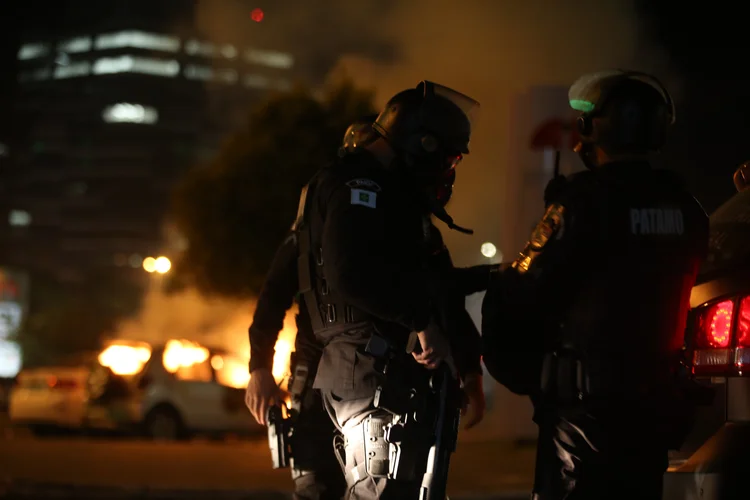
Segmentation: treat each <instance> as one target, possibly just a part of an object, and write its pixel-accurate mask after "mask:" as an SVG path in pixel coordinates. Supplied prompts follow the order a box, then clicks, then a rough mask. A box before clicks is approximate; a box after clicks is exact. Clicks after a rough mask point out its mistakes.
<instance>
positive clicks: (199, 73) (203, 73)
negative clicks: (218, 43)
mask: <svg viewBox="0 0 750 500" xmlns="http://www.w3.org/2000/svg"><path fill="white" fill-rule="evenodd" d="M185 78H189V79H191V80H216V81H220V82H224V83H235V82H236V81H237V78H238V76H237V72H236V71H235V70H233V69H230V68H223V69H216V70H215V69H213V68H211V67H209V66H197V65H193V64H190V65H187V66H185Z"/></svg>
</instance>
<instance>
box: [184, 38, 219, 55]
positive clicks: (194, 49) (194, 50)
mask: <svg viewBox="0 0 750 500" xmlns="http://www.w3.org/2000/svg"><path fill="white" fill-rule="evenodd" d="M185 52H186V53H187V54H189V55H191V56H206V57H211V56H213V55H214V53H215V52H216V47H214V45H213V44H212V43H210V42H201V41H198V40H195V39H191V40H188V41H187V42H185Z"/></svg>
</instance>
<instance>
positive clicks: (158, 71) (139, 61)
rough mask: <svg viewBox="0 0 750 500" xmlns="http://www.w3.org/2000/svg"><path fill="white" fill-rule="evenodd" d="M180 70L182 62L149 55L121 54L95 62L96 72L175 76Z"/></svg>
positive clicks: (101, 73)
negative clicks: (148, 56) (149, 56)
mask: <svg viewBox="0 0 750 500" xmlns="http://www.w3.org/2000/svg"><path fill="white" fill-rule="evenodd" d="M179 72H180V63H178V62H177V61H174V60H171V61H164V60H160V59H151V58H147V57H133V56H119V57H103V58H101V59H99V60H97V61H96V63H94V74H97V75H106V74H111V73H144V74H147V75H156V76H175V75H177V74H178V73H179Z"/></svg>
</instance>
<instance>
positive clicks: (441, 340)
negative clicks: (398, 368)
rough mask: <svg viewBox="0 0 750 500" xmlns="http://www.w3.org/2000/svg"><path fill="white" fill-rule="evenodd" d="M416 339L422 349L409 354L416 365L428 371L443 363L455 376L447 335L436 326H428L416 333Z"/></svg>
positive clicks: (455, 371) (454, 365)
mask: <svg viewBox="0 0 750 500" xmlns="http://www.w3.org/2000/svg"><path fill="white" fill-rule="evenodd" d="M417 339H418V340H419V345H420V347H421V348H422V349H421V351H420V352H416V351H414V352H412V353H411V355H412V356H413V357H414V359H415V360H416V361H417V363H419V364H420V365H423V366H425V367H426V368H427V369H428V370H434V369H435V368H437V367H438V366H440V363H442V362H443V361H445V362H446V363H447V364H448V367H449V368H450V369H451V372H452V373H453V376H454V377H455V376H456V374H457V373H458V371H457V370H456V364H455V363H454V361H453V355H452V353H451V345H450V342H449V340H448V336H447V335H445V334H444V333H443V332H442V331H441V330H440V329H439V328H438V327H437V326H436V325H434V324H430V325H429V326H428V327H427V329H426V330H424V331H421V332H419V333H417Z"/></svg>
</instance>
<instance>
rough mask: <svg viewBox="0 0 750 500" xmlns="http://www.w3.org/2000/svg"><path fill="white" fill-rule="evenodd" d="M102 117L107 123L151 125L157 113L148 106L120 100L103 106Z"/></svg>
mask: <svg viewBox="0 0 750 500" xmlns="http://www.w3.org/2000/svg"><path fill="white" fill-rule="evenodd" d="M102 119H104V121H105V122H107V123H145V124H148V125H153V124H154V123H156V122H157V121H158V120H159V113H158V112H157V111H156V109H154V108H152V107H150V106H141V105H140V104H129V103H126V102H120V103H117V104H114V105H112V106H108V107H106V108H104V111H103V112H102Z"/></svg>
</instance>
